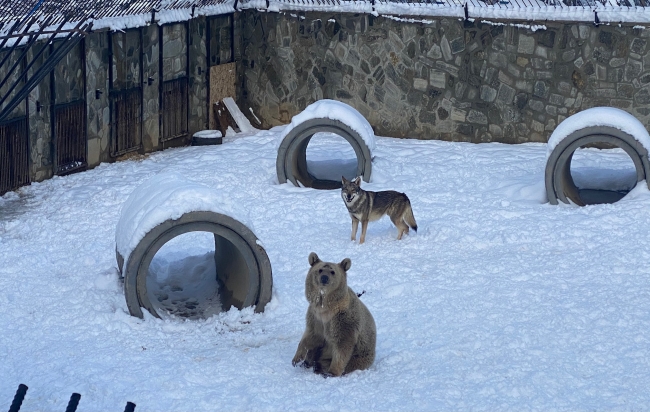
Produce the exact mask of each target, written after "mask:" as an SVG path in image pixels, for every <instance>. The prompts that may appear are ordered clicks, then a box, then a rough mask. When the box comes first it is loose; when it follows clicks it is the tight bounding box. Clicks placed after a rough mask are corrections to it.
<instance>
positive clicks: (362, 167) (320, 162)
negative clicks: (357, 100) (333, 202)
mask: <svg viewBox="0 0 650 412" xmlns="http://www.w3.org/2000/svg"><path fill="white" fill-rule="evenodd" d="M281 139H282V140H281V142H280V146H279V148H278V157H277V160H276V171H277V175H278V182H279V183H286V182H287V181H289V182H291V183H293V184H294V185H295V186H304V187H311V188H314V189H337V188H340V187H341V176H345V177H346V178H348V179H353V178H355V177H357V176H361V177H362V179H363V180H364V181H366V182H369V181H370V176H371V174H372V151H373V150H374V148H375V134H374V132H373V130H372V127H371V126H370V123H368V121H367V120H366V118H365V117H363V116H362V115H361V114H360V113H359V112H358V111H357V110H356V109H354V108H353V107H352V106H349V105H347V104H345V103H342V102H338V101H335V100H327V99H325V100H319V101H317V102H315V103H312V104H311V105H309V106H307V108H306V109H305V110H303V111H302V112H301V113H299V114H297V115H296V116H294V117H293V118H292V119H291V123H290V124H289V125H288V126H287V127H286V128H285V129H284V131H283V133H282V135H281ZM317 140H318V142H316V141H317ZM312 141H313V142H314V144H312V145H311V146H310V143H311V142H312ZM319 152H320V153H319Z"/></svg>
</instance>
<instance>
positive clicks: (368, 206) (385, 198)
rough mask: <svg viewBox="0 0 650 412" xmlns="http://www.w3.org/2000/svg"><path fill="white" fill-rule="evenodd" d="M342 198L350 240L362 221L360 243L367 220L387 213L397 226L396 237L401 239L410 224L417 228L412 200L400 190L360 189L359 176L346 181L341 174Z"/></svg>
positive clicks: (363, 238)
mask: <svg viewBox="0 0 650 412" xmlns="http://www.w3.org/2000/svg"><path fill="white" fill-rule="evenodd" d="M342 182H343V187H341V197H342V198H343V202H344V203H345V206H346V207H347V208H348V212H349V213H350V217H351V218H352V235H351V236H350V237H351V239H352V240H356V238H357V228H358V227H359V221H361V238H360V239H359V244H361V243H363V242H365V240H366V229H367V228H368V222H372V221H374V220H379V219H380V218H381V217H382V216H384V215H388V216H389V217H390V220H391V221H392V222H393V224H394V225H395V227H397V239H398V240H399V239H401V238H402V235H403V234H404V233H408V232H409V226H410V227H411V228H412V229H413V230H414V231H416V232H417V231H418V225H417V223H416V222H415V217H414V216H413V209H411V201H410V200H409V198H408V197H407V196H406V195H405V194H404V193H400V192H396V191H394V190H385V191H381V192H371V191H366V190H363V189H362V188H361V178H360V177H357V178H356V179H354V180H348V179H346V178H345V177H342Z"/></svg>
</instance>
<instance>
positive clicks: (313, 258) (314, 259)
mask: <svg viewBox="0 0 650 412" xmlns="http://www.w3.org/2000/svg"><path fill="white" fill-rule="evenodd" d="M318 262H320V259H319V258H318V255H317V254H316V253H314V252H311V253H310V254H309V266H314V265H315V264H316V263H318Z"/></svg>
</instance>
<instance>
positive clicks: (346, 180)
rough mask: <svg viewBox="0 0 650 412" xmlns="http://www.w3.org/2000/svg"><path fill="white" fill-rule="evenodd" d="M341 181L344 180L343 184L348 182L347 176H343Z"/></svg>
mask: <svg viewBox="0 0 650 412" xmlns="http://www.w3.org/2000/svg"><path fill="white" fill-rule="evenodd" d="M341 182H342V183H343V184H347V183H348V179H346V178H345V176H341Z"/></svg>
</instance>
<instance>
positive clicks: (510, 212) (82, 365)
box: [0, 128, 650, 411]
mask: <svg viewBox="0 0 650 412" xmlns="http://www.w3.org/2000/svg"><path fill="white" fill-rule="evenodd" d="M281 130H282V129H281V128H276V129H274V130H271V131H260V132H256V133H255V134H254V135H243V136H242V135H238V136H235V137H228V136H227V137H225V138H224V144H223V145H220V146H198V147H186V148H179V149H170V150H166V151H164V152H159V153H154V154H151V155H149V156H146V157H145V158H142V159H134V160H128V161H123V162H118V163H114V164H102V165H100V166H99V167H97V168H96V169H94V170H90V171H87V172H83V173H79V174H74V175H71V176H67V177H55V178H53V179H51V180H47V181H45V182H42V183H34V184H32V185H31V186H29V187H25V188H23V189H21V190H19V191H18V192H17V193H9V194H7V195H5V196H3V197H2V198H0V286H1V287H2V293H0V327H1V333H0V356H1V358H2V362H0V376H1V377H2V378H1V379H0V407H1V406H2V405H5V406H4V407H5V408H8V406H9V404H10V402H11V399H12V397H13V395H14V393H15V391H16V388H17V387H18V384H19V383H24V384H26V385H28V386H29V387H30V389H29V391H28V392H27V397H26V399H25V402H24V403H23V409H22V410H24V411H36V410H38V411H50V410H52V411H54V410H56V411H62V410H64V409H65V406H66V404H67V402H68V399H69V397H70V394H71V393H72V392H78V393H80V394H81V395H82V397H81V401H80V404H79V410H80V411H82V410H83V411H108V410H113V411H116V410H117V411H119V410H123V409H124V405H125V404H126V402H127V401H131V402H134V403H136V404H137V407H136V411H187V410H194V411H215V410H228V411H231V410H242V411H244V410H246V411H250V410H490V411H494V410H544V411H550V410H572V411H573V410H620V411H628V410H648V409H650V391H649V390H648V388H650V372H648V371H650V346H649V343H650V293H649V292H650V264H649V263H648V259H649V258H650V251H649V250H648V245H647V243H648V233H650V214H649V213H648V212H649V211H650V193H648V190H647V187H646V186H645V183H642V184H640V185H638V186H637V187H636V188H635V189H634V190H633V191H632V192H631V193H630V194H629V195H628V196H627V197H625V198H624V199H623V200H622V201H620V202H618V203H615V204H609V205H594V206H586V207H576V206H567V205H561V206H551V205H549V204H547V203H545V194H544V183H543V173H544V167H545V158H546V146H545V145H543V144H524V145H514V146H513V145H504V144H479V145H475V144H469V143H449V142H440V141H417V140H400V139H389V138H381V137H378V138H377V142H376V143H377V147H376V149H375V151H374V155H375V159H374V162H373V176H372V183H370V184H364V187H365V188H366V189H369V190H384V189H395V190H399V191H403V192H406V193H407V195H408V196H409V197H410V199H411V203H412V205H413V209H414V213H415V217H416V219H417V222H418V226H419V231H418V233H417V234H412V235H410V236H406V237H405V239H403V240H401V241H396V240H395V239H394V238H395V236H396V230H395V228H394V227H393V226H392V225H391V223H390V221H389V220H388V219H386V218H384V219H382V220H381V221H379V222H375V223H371V224H370V225H369V228H368V234H367V238H366V243H365V244H363V245H358V244H357V243H354V242H351V241H350V240H349V236H350V226H351V225H350V218H349V217H348V215H347V212H346V210H345V206H344V205H343V202H342V200H341V198H340V196H339V191H337V190H334V191H318V190H315V189H309V188H296V187H293V186H291V185H290V184H283V185H278V184H277V182H276V176H275V161H276V159H275V157H276V153H275V151H274V150H275V148H276V147H277V140H278V139H279V137H280V133H281ZM323 139H326V137H323ZM315 140H318V139H316V138H315V139H313V141H315ZM315 147H316V146H315ZM320 147H327V144H325V143H323V144H321V146H320ZM316 152H318V151H316ZM587 153H588V154H591V153H594V154H595V155H596V156H598V159H597V160H593V159H591V160H589V162H587V163H586V164H585V167H582V168H581V167H580V165H579V164H577V165H576V173H578V174H579V173H581V171H582V173H583V175H584V174H585V173H584V172H585V171H588V172H589V171H592V170H593V169H594V165H596V166H598V167H599V168H600V169H599V170H600V171H601V173H603V172H602V171H603V170H605V171H607V170H608V169H618V170H616V171H615V172H613V173H623V174H626V173H627V174H629V170H627V169H624V170H620V169H619V168H618V166H617V165H618V164H620V163H621V162H623V163H624V162H629V158H627V156H626V155H625V154H624V153H621V152H620V151H607V153H601V152H599V151H594V152H587ZM321 156H322V158H315V159H312V160H314V161H316V162H321V165H322V161H323V158H326V157H327V152H326V151H325V152H322V153H321ZM580 158H581V156H576V159H577V160H576V161H578V160H579V159H580ZM164 171H171V172H174V173H178V174H180V175H183V176H184V177H185V178H186V179H189V180H192V181H195V182H197V183H200V184H203V185H206V186H208V187H210V188H212V190H214V191H215V192H216V193H218V194H219V195H220V196H223V197H224V198H227V199H229V201H231V202H233V204H238V205H240V208H241V209H240V210H239V212H240V213H242V215H243V216H244V219H246V220H247V221H250V222H251V223H252V225H253V226H254V232H255V234H256V235H257V236H258V237H259V238H260V239H261V240H262V241H263V244H264V246H265V248H266V251H267V253H268V255H269V257H270V260H271V264H272V267H273V281H274V285H273V299H272V300H271V302H270V303H269V304H268V305H267V307H266V311H265V312H264V313H262V314H254V313H253V311H252V309H245V310H242V311H237V310H231V311H229V312H227V313H221V314H219V315H216V316H213V317H211V318H209V319H207V320H195V321H185V320H182V319H179V318H172V319H165V320H159V319H155V318H153V317H151V316H147V317H146V318H145V319H144V320H140V319H137V318H134V317H131V316H129V314H128V310H127V308H126V303H125V300H124V295H123V292H122V287H121V285H120V281H119V279H118V274H117V273H118V272H117V267H116V266H117V263H116V260H115V231H116V225H117V222H118V219H119V216H120V210H121V207H122V205H123V204H124V203H125V201H126V199H127V197H128V196H129V195H130V193H131V192H132V191H133V189H134V188H135V187H136V186H137V185H139V184H140V183H141V182H143V181H144V180H145V179H147V178H149V177H151V176H153V175H156V174H158V173H161V172H164ZM583 180H587V181H588V180H589V176H588V173H587V175H586V176H583ZM610 180H614V181H616V180H618V179H616V178H614V179H610ZM311 251H315V252H317V253H318V254H319V256H320V257H321V258H322V259H324V260H329V261H340V260H342V259H343V258H345V257H350V258H351V259H352V268H351V270H350V272H349V284H350V286H351V287H352V288H353V289H354V290H355V291H357V292H361V291H363V290H365V294H364V295H363V296H362V300H363V301H364V303H365V304H366V305H367V306H368V308H369V309H370V311H371V312H372V314H373V316H374V318H375V321H376V323H377V328H378V343H377V358H376V360H375V363H374V365H373V366H372V367H371V368H370V369H369V370H367V371H362V372H354V373H352V374H350V375H348V376H345V377H343V378H329V379H324V378H322V377H320V376H317V375H314V374H312V373H311V372H310V371H307V370H304V369H299V368H293V367H292V366H291V358H292V357H293V354H294V351H295V349H296V347H297V345H298V341H299V340H300V336H301V334H302V331H303V327H304V314H305V311H306V308H307V302H306V300H305V298H304V291H303V288H304V276H305V274H306V273H307V269H308V263H307V256H308V254H309V252H311ZM201 253H203V252H201ZM170 265H171V263H170Z"/></svg>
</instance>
